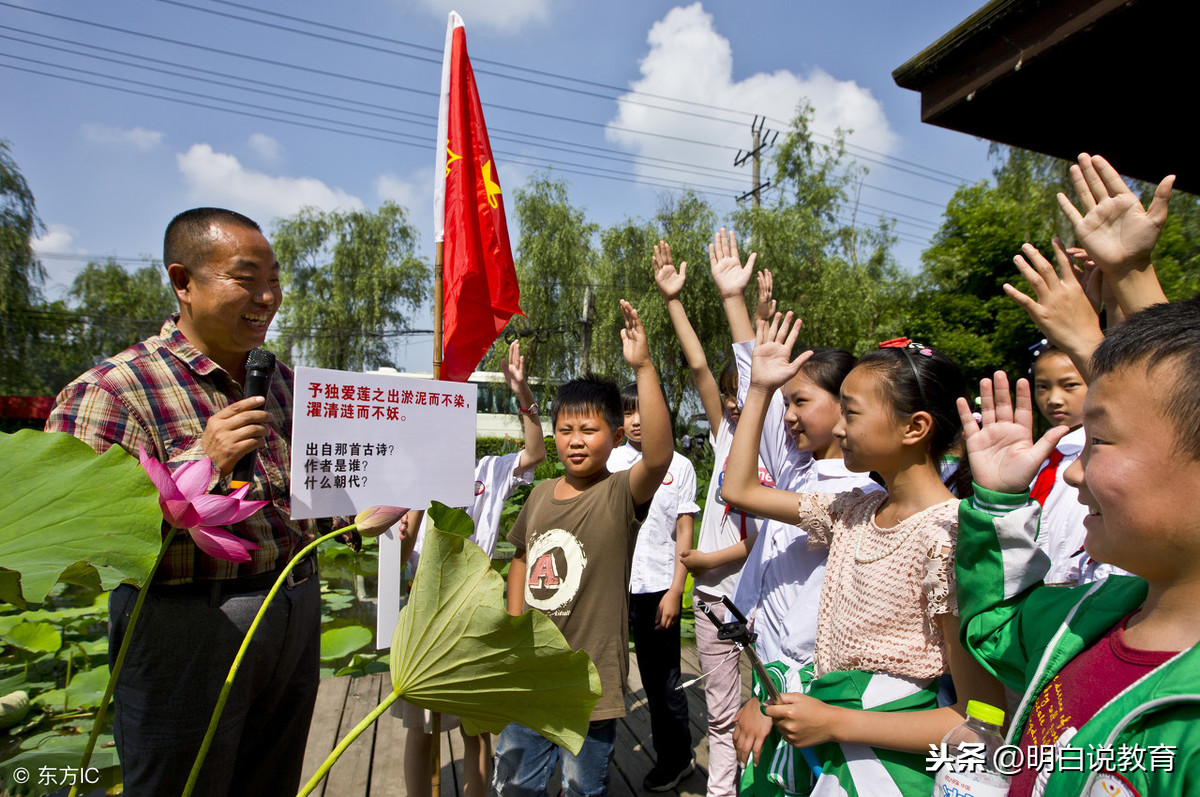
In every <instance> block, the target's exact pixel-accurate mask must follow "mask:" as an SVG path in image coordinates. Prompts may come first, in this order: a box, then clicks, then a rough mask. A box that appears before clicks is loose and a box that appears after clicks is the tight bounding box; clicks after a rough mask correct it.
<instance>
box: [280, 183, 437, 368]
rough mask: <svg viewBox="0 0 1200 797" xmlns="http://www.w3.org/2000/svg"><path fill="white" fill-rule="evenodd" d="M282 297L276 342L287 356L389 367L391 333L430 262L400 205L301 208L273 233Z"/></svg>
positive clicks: (331, 364)
mask: <svg viewBox="0 0 1200 797" xmlns="http://www.w3.org/2000/svg"><path fill="white" fill-rule="evenodd" d="M272 237H273V241H272V243H273V245H274V248H275V256H276V257H277V258H279V263H280V265H281V279H282V281H283V290H284V302H283V308H282V310H281V311H280V314H279V319H278V321H277V323H278V324H279V327H280V328H279V331H278V337H277V338H276V340H275V341H274V344H273V345H275V346H276V347H277V348H278V349H280V350H281V353H282V355H283V356H284V358H285V359H286V360H288V361H289V362H298V363H303V364H306V365H312V366H316V367H319V368H337V369H340V370H346V371H359V370H363V369H364V368H374V367H380V366H385V365H393V364H394V363H393V360H392V357H391V340H390V338H391V337H392V336H393V335H395V334H397V333H399V332H402V331H404V330H407V329H409V328H410V325H409V319H408V315H407V314H406V311H412V310H415V309H416V308H417V307H418V306H419V305H420V303H421V302H422V301H423V300H424V299H425V297H426V290H427V286H428V282H429V267H428V265H427V264H426V263H425V262H424V261H422V260H420V259H419V258H418V257H417V256H416V255H415V254H414V251H413V250H414V246H415V244H416V240H417V232H416V230H415V229H414V228H413V227H412V225H411V224H409V222H408V219H407V217H406V215H405V212H404V209H403V208H401V207H400V206H399V205H397V204H395V203H393V202H385V203H384V204H383V205H382V206H380V208H379V210H378V211H376V212H375V213H371V212H369V211H349V212H343V211H329V212H325V211H320V210H317V209H315V208H305V209H304V210H301V211H300V212H299V213H297V214H296V215H295V216H292V217H290V218H287V219H283V220H282V221H280V222H278V224H277V225H276V227H275V230H274V233H273V236H272Z"/></svg>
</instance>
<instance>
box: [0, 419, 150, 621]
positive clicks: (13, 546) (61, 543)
mask: <svg viewBox="0 0 1200 797" xmlns="http://www.w3.org/2000/svg"><path fill="white" fill-rule="evenodd" d="M0 483H3V484H4V490H3V491H0V516H3V517H4V525H3V527H0V562H3V563H4V566H3V567H2V568H0V600H2V601H7V602H8V603H12V604H14V605H16V606H18V607H20V608H22V609H24V608H28V607H29V605H30V604H40V603H42V602H43V601H44V600H45V599H46V593H47V592H49V591H50V588H51V587H52V586H54V584H55V582H57V581H60V580H62V581H68V582H70V583H74V584H83V585H85V586H92V587H103V588H104V589H112V588H113V587H115V586H117V585H118V584H120V583H121V582H122V581H134V582H137V583H141V582H142V581H143V580H144V579H145V578H146V575H147V574H148V573H149V572H150V569H151V568H152V567H153V566H154V560H155V558H156V557H157V556H158V551H159V548H160V547H161V545H162V513H161V511H160V510H159V508H158V491H157V490H156V489H155V488H154V484H153V483H152V482H151V481H150V479H149V477H147V476H146V474H145V472H144V471H143V470H142V468H141V466H140V465H138V462H137V460H136V459H135V458H133V457H131V456H129V454H127V453H125V451H124V450H123V449H121V448H120V447H118V446H114V447H112V448H110V449H109V450H108V451H106V452H104V454H102V455H99V456H98V455H97V454H96V452H95V451H93V450H92V449H91V448H90V447H89V446H88V445H87V444H85V443H84V442H82V441H81V440H77V439H76V438H74V437H72V436H71V435H68V434H63V433H61V432H56V433H52V434H47V433H45V432H37V431H32V430H25V431H21V432H17V433H16V434H0Z"/></svg>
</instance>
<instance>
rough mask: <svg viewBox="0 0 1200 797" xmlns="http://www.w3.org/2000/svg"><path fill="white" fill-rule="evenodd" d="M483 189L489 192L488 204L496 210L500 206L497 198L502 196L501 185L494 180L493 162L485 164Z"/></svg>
mask: <svg viewBox="0 0 1200 797" xmlns="http://www.w3.org/2000/svg"><path fill="white" fill-rule="evenodd" d="M483 187H484V190H486V191H487V200H488V204H489V205H491V207H492V210H495V209H496V208H497V207H498V206H499V203H498V201H497V200H496V197H498V196H500V184H499V183H497V182H496V181H495V180H493V179H492V162H491V161H488V162H487V163H485V164H483Z"/></svg>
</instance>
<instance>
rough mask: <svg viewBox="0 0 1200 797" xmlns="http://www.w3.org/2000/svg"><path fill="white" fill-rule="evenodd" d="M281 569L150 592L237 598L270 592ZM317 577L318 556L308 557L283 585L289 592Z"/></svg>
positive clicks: (163, 586) (166, 586)
mask: <svg viewBox="0 0 1200 797" xmlns="http://www.w3.org/2000/svg"><path fill="white" fill-rule="evenodd" d="M282 572H283V568H282V567H280V568H277V569H275V570H271V571H270V572H267V573H258V574H256V575H253V576H245V577H243V578H221V579H205V580H200V581H191V582H188V583H187V584H154V585H153V589H154V591H155V592H156V593H158V594H160V595H180V596H183V595H202V596H205V597H207V596H210V595H212V594H213V592H214V591H215V592H216V595H217V596H218V597H219V596H221V595H239V594H241V593H245V592H260V591H262V590H267V589H270V588H271V587H272V586H274V585H275V582H276V581H277V580H278V579H279V574H280V573H282ZM316 574H317V557H316V555H314V554H309V555H308V556H306V557H304V559H303V560H301V561H300V562H297V563H296V566H295V567H293V568H292V570H291V572H290V573H288V575H287V581H286V582H284V583H285V584H286V586H287V587H288V589H291V588H293V587H298V586H300V585H301V584H303V583H304V582H305V581H308V580H309V579H310V578H312V577H313V576H315V575H316Z"/></svg>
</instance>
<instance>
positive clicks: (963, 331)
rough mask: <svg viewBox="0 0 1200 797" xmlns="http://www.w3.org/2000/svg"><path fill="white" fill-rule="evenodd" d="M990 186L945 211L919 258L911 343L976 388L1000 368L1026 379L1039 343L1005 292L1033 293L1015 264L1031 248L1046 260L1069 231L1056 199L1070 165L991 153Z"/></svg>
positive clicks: (967, 192) (957, 195)
mask: <svg viewBox="0 0 1200 797" xmlns="http://www.w3.org/2000/svg"><path fill="white" fill-rule="evenodd" d="M992 155H993V157H994V158H996V160H997V166H996V168H995V170H994V172H993V180H991V181H982V182H979V183H975V184H974V185H964V186H962V187H960V188H959V189H958V190H957V191H955V192H954V196H953V197H951V199H950V202H949V203H948V204H947V206H946V211H945V213H944V215H943V221H942V226H941V228H940V229H939V230H938V232H937V234H936V235H935V236H934V239H933V243H932V244H931V245H930V247H929V248H928V249H927V250H925V252H924V253H923V254H922V256H921V260H922V262H923V263H924V266H925V269H924V272H923V275H922V286H921V288H922V289H921V292H920V294H919V296H918V299H917V301H916V302H915V303H914V311H913V320H912V324H911V327H910V329H911V332H910V333H909V334H910V336H911V337H913V338H917V339H920V340H922V341H925V342H928V343H930V344H931V345H934V346H936V347H938V348H939V349H941V350H942V351H944V352H945V353H946V354H947V355H948V356H949V357H950V358H951V359H953V360H954V361H955V362H956V363H958V365H959V367H960V368H962V369H963V371H964V372H965V373H966V374H967V377H968V379H969V380H972V381H976V380H978V379H980V378H982V377H984V376H990V375H991V374H992V372H993V371H995V370H996V369H997V368H1003V369H1004V370H1005V371H1007V372H1009V373H1024V372H1025V371H1026V370H1027V369H1028V367H1029V359H1030V358H1029V346H1030V345H1032V344H1033V343H1035V342H1037V341H1038V340H1040V339H1041V337H1042V335H1041V333H1040V332H1039V331H1038V330H1037V328H1036V327H1035V326H1034V325H1033V323H1032V322H1031V321H1030V320H1029V316H1028V315H1026V313H1025V311H1024V310H1022V309H1021V308H1020V306H1018V305H1017V304H1016V303H1015V302H1013V301H1012V300H1011V299H1009V298H1008V297H1007V296H1006V295H1005V294H1004V291H1003V289H1002V287H1001V286H1002V285H1003V284H1004V283H1005V282H1010V283H1012V284H1014V285H1017V286H1018V287H1022V288H1024V289H1026V290H1028V286H1027V285H1026V284H1025V283H1024V281H1023V280H1022V279H1021V276H1020V274H1019V273H1018V272H1017V269H1016V266H1014V265H1013V260H1012V259H1013V256H1014V255H1016V254H1018V253H1019V252H1020V251H1021V245H1022V244H1024V243H1025V242H1027V241H1028V242H1031V243H1033V244H1034V245H1035V246H1037V247H1038V248H1039V249H1041V250H1042V251H1043V252H1046V253H1049V251H1050V239H1051V238H1052V237H1054V236H1056V235H1057V236H1060V237H1062V238H1063V239H1064V240H1065V241H1067V242H1068V244H1069V243H1070V242H1071V241H1072V238H1071V230H1070V227H1069V226H1068V225H1067V223H1066V221H1065V218H1064V217H1063V216H1062V213H1061V211H1060V210H1059V207H1058V201H1057V199H1056V196H1057V194H1058V193H1059V192H1060V191H1065V192H1067V193H1068V195H1071V192H1072V189H1071V188H1070V185H1069V171H1068V169H1069V167H1070V164H1069V163H1067V162H1065V161H1061V160H1058V159H1056V158H1051V157H1049V156H1045V155H1039V154H1037V153H1033V152H1028V151H1025V150H1019V149H1015V148H1010V147H993V149H992Z"/></svg>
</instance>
